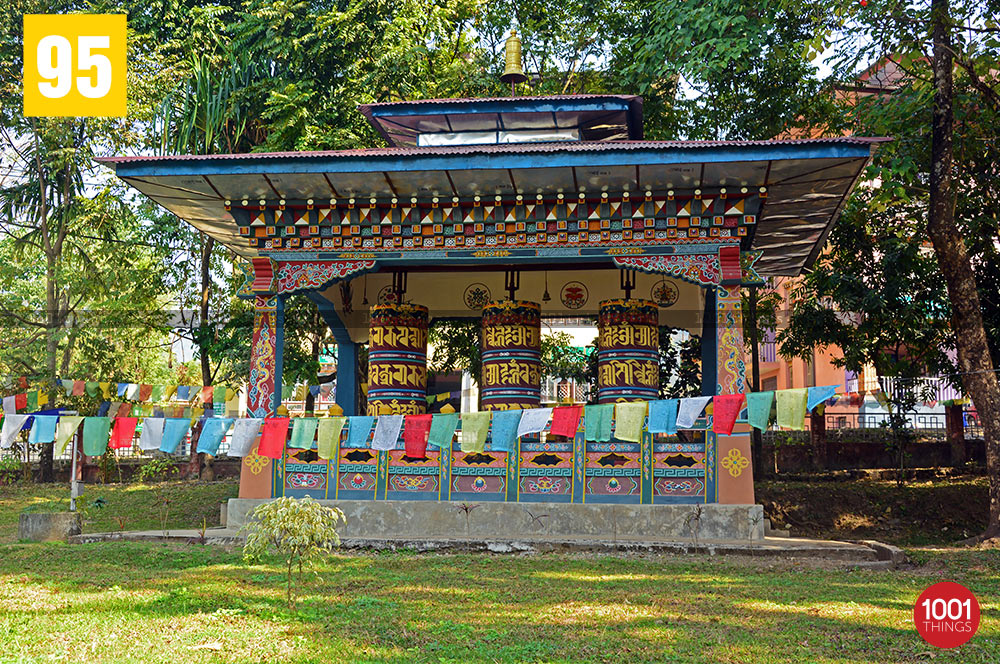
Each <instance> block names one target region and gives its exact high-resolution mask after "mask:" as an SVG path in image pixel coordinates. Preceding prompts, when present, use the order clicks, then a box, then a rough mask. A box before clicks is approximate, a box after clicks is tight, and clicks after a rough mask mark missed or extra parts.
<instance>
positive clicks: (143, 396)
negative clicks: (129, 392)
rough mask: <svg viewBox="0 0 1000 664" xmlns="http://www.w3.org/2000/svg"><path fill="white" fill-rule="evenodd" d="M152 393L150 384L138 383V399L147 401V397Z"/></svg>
mask: <svg viewBox="0 0 1000 664" xmlns="http://www.w3.org/2000/svg"><path fill="white" fill-rule="evenodd" d="M152 394H153V386H152V385H145V384H143V385H140V386H139V401H149V397H150V396H152Z"/></svg>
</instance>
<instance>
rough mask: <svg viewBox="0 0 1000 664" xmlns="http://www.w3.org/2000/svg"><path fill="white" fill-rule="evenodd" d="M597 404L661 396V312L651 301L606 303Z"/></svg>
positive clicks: (600, 339)
mask: <svg viewBox="0 0 1000 664" xmlns="http://www.w3.org/2000/svg"><path fill="white" fill-rule="evenodd" d="M597 332H598V337H597V402H598V403H614V402H616V401H635V400H637V399H644V400H649V399H656V398H658V397H659V394H660V367H659V361H660V353H659V345H660V344H659V309H658V307H657V305H656V303H655V302H649V301H647V300H632V299H628V300H625V299H619V300H605V301H604V302H601V307H600V310H599V311H598V317H597Z"/></svg>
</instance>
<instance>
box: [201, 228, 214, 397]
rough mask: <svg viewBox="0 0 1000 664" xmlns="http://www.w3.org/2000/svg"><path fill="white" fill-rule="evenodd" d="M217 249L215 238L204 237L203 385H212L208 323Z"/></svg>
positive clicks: (202, 288) (202, 279) (202, 296)
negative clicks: (215, 248)
mask: <svg viewBox="0 0 1000 664" xmlns="http://www.w3.org/2000/svg"><path fill="white" fill-rule="evenodd" d="M214 247H215V238H212V237H209V236H207V235H204V236H202V243H201V303H200V307H199V311H198V325H199V327H200V328H201V330H200V334H199V335H198V354H199V355H200V356H201V381H202V385H211V384H212V356H211V352H210V351H209V340H208V334H209V332H210V329H211V328H210V326H209V323H208V315H209V307H208V305H209V300H210V295H211V294H212V274H211V268H212V249H213V248H214Z"/></svg>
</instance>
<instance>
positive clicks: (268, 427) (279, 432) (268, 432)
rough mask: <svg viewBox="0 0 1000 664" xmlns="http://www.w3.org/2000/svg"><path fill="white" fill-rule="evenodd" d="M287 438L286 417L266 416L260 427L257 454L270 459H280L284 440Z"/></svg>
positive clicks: (283, 449)
mask: <svg viewBox="0 0 1000 664" xmlns="http://www.w3.org/2000/svg"><path fill="white" fill-rule="evenodd" d="M287 438H288V418H287V417H268V418H267V419H265V420H264V426H263V427H261V432H260V445H258V446H257V454H259V455H261V456H263V457H268V458H270V459H280V458H281V455H282V453H283V452H284V451H285V440H286V439H287Z"/></svg>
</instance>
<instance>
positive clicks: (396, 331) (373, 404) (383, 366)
mask: <svg viewBox="0 0 1000 664" xmlns="http://www.w3.org/2000/svg"><path fill="white" fill-rule="evenodd" d="M371 315H372V318H371V325H370V326H369V328H368V414H369V415H381V414H393V415H410V414H419V413H423V412H425V411H426V410H427V320H428V316H427V307H422V306H420V305H418V304H379V305H375V306H373V307H372V314H371Z"/></svg>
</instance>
